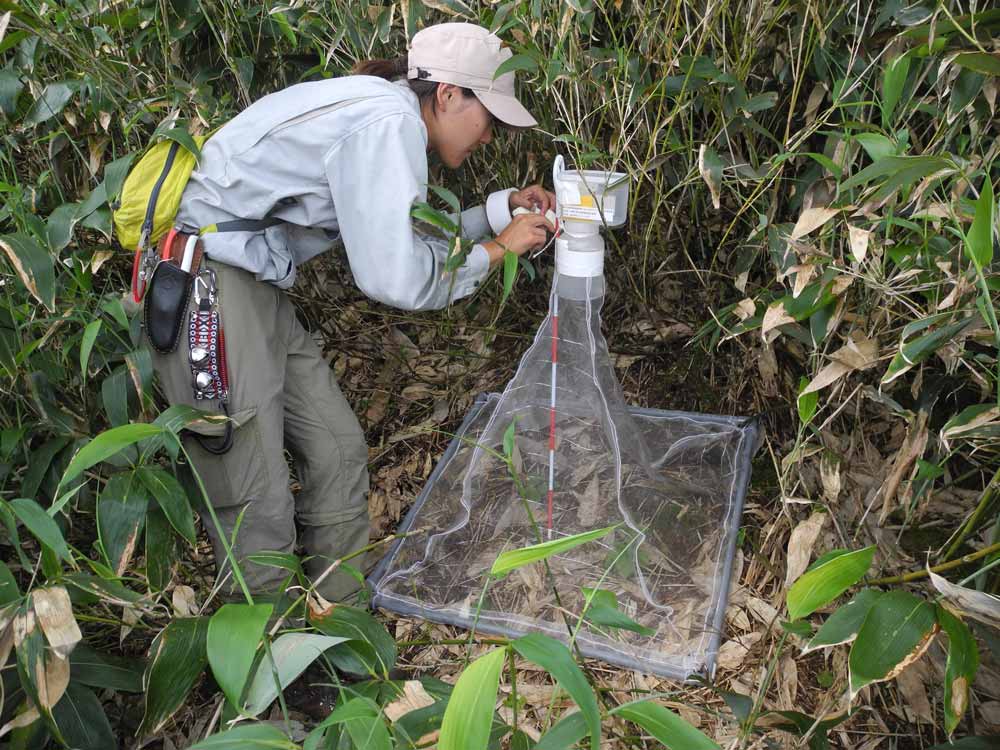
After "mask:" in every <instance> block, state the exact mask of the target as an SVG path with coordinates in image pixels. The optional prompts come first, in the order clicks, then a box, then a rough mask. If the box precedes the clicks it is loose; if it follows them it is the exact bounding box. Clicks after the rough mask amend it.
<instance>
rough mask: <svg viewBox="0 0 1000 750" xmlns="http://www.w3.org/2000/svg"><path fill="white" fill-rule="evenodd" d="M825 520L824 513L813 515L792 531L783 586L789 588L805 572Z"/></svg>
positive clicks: (825, 515)
mask: <svg viewBox="0 0 1000 750" xmlns="http://www.w3.org/2000/svg"><path fill="white" fill-rule="evenodd" d="M826 519H827V514H826V513H813V514H812V515H811V516H809V518H807V519H806V520H805V521H802V522H800V523H799V524H798V525H797V526H796V527H795V528H794V529H792V536H791V538H789V540H788V563H787V567H786V573H785V586H791V585H792V583H793V582H794V581H795V580H796V579H797V578H798V577H799V576H800V575H802V574H803V573H805V572H806V568H808V567H809V560H810V559H812V552H813V547H815V546H816V540H817V539H819V535H820V533H821V532H822V531H823V526H824V525H825V524H826Z"/></svg>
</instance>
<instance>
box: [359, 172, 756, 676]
mask: <svg viewBox="0 0 1000 750" xmlns="http://www.w3.org/2000/svg"><path fill="white" fill-rule="evenodd" d="M553 176H554V181H555V189H556V196H557V199H558V212H557V213H558V216H559V222H560V223H559V226H560V230H561V232H560V235H559V237H558V238H557V239H556V273H555V275H554V280H553V284H552V292H551V295H550V298H549V312H548V315H547V316H546V318H545V320H544V321H543V322H542V324H541V326H540V327H539V328H538V332H537V333H536V334H535V338H534V341H533V343H532V344H531V347H530V348H529V349H528V351H527V352H526V353H525V354H524V357H523V358H522V359H521V362H520V364H519V366H518V369H517V372H516V374H515V375H514V378H513V379H512V380H511V381H510V382H509V383H508V384H507V387H506V388H505V389H504V391H503V392H502V393H499V394H491V395H487V396H481V397H479V399H478V400H477V401H476V403H475V405H474V406H473V408H472V410H471V411H470V413H469V414H468V415H467V416H466V418H465V421H464V423H463V424H462V426H461V428H460V430H459V432H458V434H457V436H456V437H455V439H454V440H453V441H452V443H451V445H450V446H449V448H448V450H447V452H446V453H445V454H444V456H443V458H442V459H441V461H440V462H439V464H438V466H437V467H436V469H435V471H434V472H433V474H432V475H431V477H430V479H429V481H428V483H427V486H426V487H425V488H424V490H423V492H422V493H421V494H420V496H419V498H418V499H417V501H416V503H415V504H414V506H413V508H412V509H411V510H410V513H409V514H408V516H407V517H406V519H405V521H404V523H403V526H402V528H401V531H402V532H407V536H406V537H405V538H403V539H401V540H399V541H398V542H397V543H396V544H395V545H394V546H393V548H392V549H391V550H390V551H389V553H388V554H387V555H386V557H385V558H384V559H383V560H382V562H381V563H380V565H379V566H378V568H376V570H375V572H374V574H373V576H372V579H371V583H372V585H373V589H374V602H373V603H374V605H375V606H378V607H382V608H384V609H387V610H391V611H395V612H399V613H401V614H405V615H410V616H417V617H422V618H425V619H427V620H431V621H434V622H440V623H446V624H451V625H461V626H464V627H467V628H472V627H474V628H475V629H476V630H477V631H481V632H484V633H490V634H496V635H503V636H508V637H512V638H514V637H517V636H519V635H523V634H525V633H528V632H532V631H539V632H543V633H546V634H548V635H551V636H554V637H556V638H561V639H562V640H563V641H565V642H569V640H570V639H571V638H574V639H575V643H576V644H577V646H578V647H579V649H580V650H581V651H582V653H584V654H585V655H587V656H592V657H596V658H599V659H603V660H606V661H608V662H611V663H613V664H618V665H621V666H623V667H627V668H630V669H636V670H639V671H642V672H647V673H652V674H658V675H662V676H666V677H673V678H677V679H686V678H688V677H689V676H691V675H693V674H706V675H707V674H711V673H712V672H713V670H714V664H715V656H716V653H717V651H718V647H719V642H720V629H721V626H722V618H723V614H724V610H725V602H726V596H727V591H728V584H729V578H730V571H731V568H732V563H733V557H734V551H735V544H736V532H737V529H738V526H739V519H740V514H741V512H742V507H743V498H744V494H745V492H746V487H747V484H748V482H749V477H750V459H751V456H752V453H753V451H754V449H755V444H756V439H757V428H756V425H755V423H754V422H753V421H752V420H749V419H746V418H736V417H724V416H711V415H704V414H688V413H682V412H671V411H659V410H654V409H639V408H634V407H630V406H628V405H627V404H626V403H625V400H624V397H623V395H622V390H621V386H620V384H619V383H618V380H617V378H616V377H615V373H614V369H613V367H612V365H611V360H610V357H609V355H608V348H607V343H606V342H605V340H604V337H603V335H602V334H601V305H602V302H603V300H604V295H605V283H604V274H603V269H604V239H603V237H602V236H601V233H600V230H601V229H604V228H609V229H613V228H615V227H618V226H621V225H623V224H624V223H625V219H626V211H627V208H628V198H629V184H628V178H627V176H626V175H624V174H619V173H614V172H601V171H589V170H581V171H573V170H566V169H565V167H564V164H563V159H562V157H561V156H560V157H557V158H556V163H555V168H554V175H553ZM581 535H585V536H581ZM582 539H589V540H588V541H581V540H582ZM539 545H544V546H541V547H539ZM528 547H532V548H534V549H533V550H532V551H530V552H528V553H522V554H525V555H527V556H528V557H529V558H531V557H538V556H539V555H541V554H542V553H549V554H548V555H547V556H546V557H545V559H544V560H539V561H536V562H533V563H529V564H525V565H520V566H517V567H513V568H511V569H508V570H507V571H506V572H502V571H500V570H498V567H499V568H507V567H508V566H507V565H505V564H503V563H504V562H505V561H507V560H509V559H510V555H505V553H509V552H510V551H512V550H518V549H523V548H528ZM498 558H499V559H501V561H502V563H501V565H500V566H497V560H498Z"/></svg>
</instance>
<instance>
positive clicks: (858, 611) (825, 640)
mask: <svg viewBox="0 0 1000 750" xmlns="http://www.w3.org/2000/svg"><path fill="white" fill-rule="evenodd" d="M881 596H882V592H881V591H878V590H876V589H861V591H859V592H858V593H857V594H855V595H854V598H853V599H851V601H849V602H848V603H847V604H845V605H843V606H842V607H838V608H837V611H836V612H834V613H833V614H832V615H830V616H829V617H828V618H827V619H826V622H824V623H823V626H822V627H821V628H820V629H819V630H818V631H816V635H814V636H813V637H812V638H811V639H810V640H809V642H808V643H807V644H806V646H805V648H803V649H802V653H803V654H805V653H808V652H810V651H813V650H815V649H817V648H824V647H826V646H837V645H839V644H841V643H850V642H851V641H853V640H854V638H855V637H856V636H857V634H858V631H859V630H860V629H861V625H862V623H863V622H864V621H865V618H866V617H867V616H868V612H869V611H870V610H871V608H872V606H873V605H874V604H875V602H877V601H878V600H879V597H881Z"/></svg>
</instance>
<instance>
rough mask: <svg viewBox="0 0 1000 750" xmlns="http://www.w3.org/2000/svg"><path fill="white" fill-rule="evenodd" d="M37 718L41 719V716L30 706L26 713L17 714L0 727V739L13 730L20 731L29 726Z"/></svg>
mask: <svg viewBox="0 0 1000 750" xmlns="http://www.w3.org/2000/svg"><path fill="white" fill-rule="evenodd" d="M39 718H41V714H39V713H38V709H37V708H35V707H34V706H31V707H30V708H28V710H27V711H24V712H23V713H20V714H18V715H17V716H15V717H14V718H13V719H11V720H10V721H8V722H7V723H6V724H4V725H3V726H2V727H0V737H3V736H4V735H5V734H7V733H9V732H13V731H14V730H15V729H21V728H22V727H26V726H28V725H29V724H32V723H34V722H36V721H38V719H39Z"/></svg>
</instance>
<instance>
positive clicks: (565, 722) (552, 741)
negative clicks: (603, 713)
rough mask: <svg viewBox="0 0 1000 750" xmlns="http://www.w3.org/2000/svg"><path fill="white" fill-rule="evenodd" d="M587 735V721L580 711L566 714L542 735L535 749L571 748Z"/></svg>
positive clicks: (563, 749) (557, 749)
mask: <svg viewBox="0 0 1000 750" xmlns="http://www.w3.org/2000/svg"><path fill="white" fill-rule="evenodd" d="M586 735H587V722H586V720H585V719H584V718H583V714H582V713H580V712H579V711H576V712H575V713H571V714H570V715H569V716H564V717H563V718H562V719H560V720H559V723H558V724H556V725H555V726H554V727H552V729H550V730H549V731H547V732H546V733H545V734H543V735H542V737H541V739H540V740H538V744H537V745H535V748H534V750H569V748H571V747H573V746H574V745H576V743H578V742H579V741H580V740H582V739H583V738H584V737H585V736H586Z"/></svg>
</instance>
